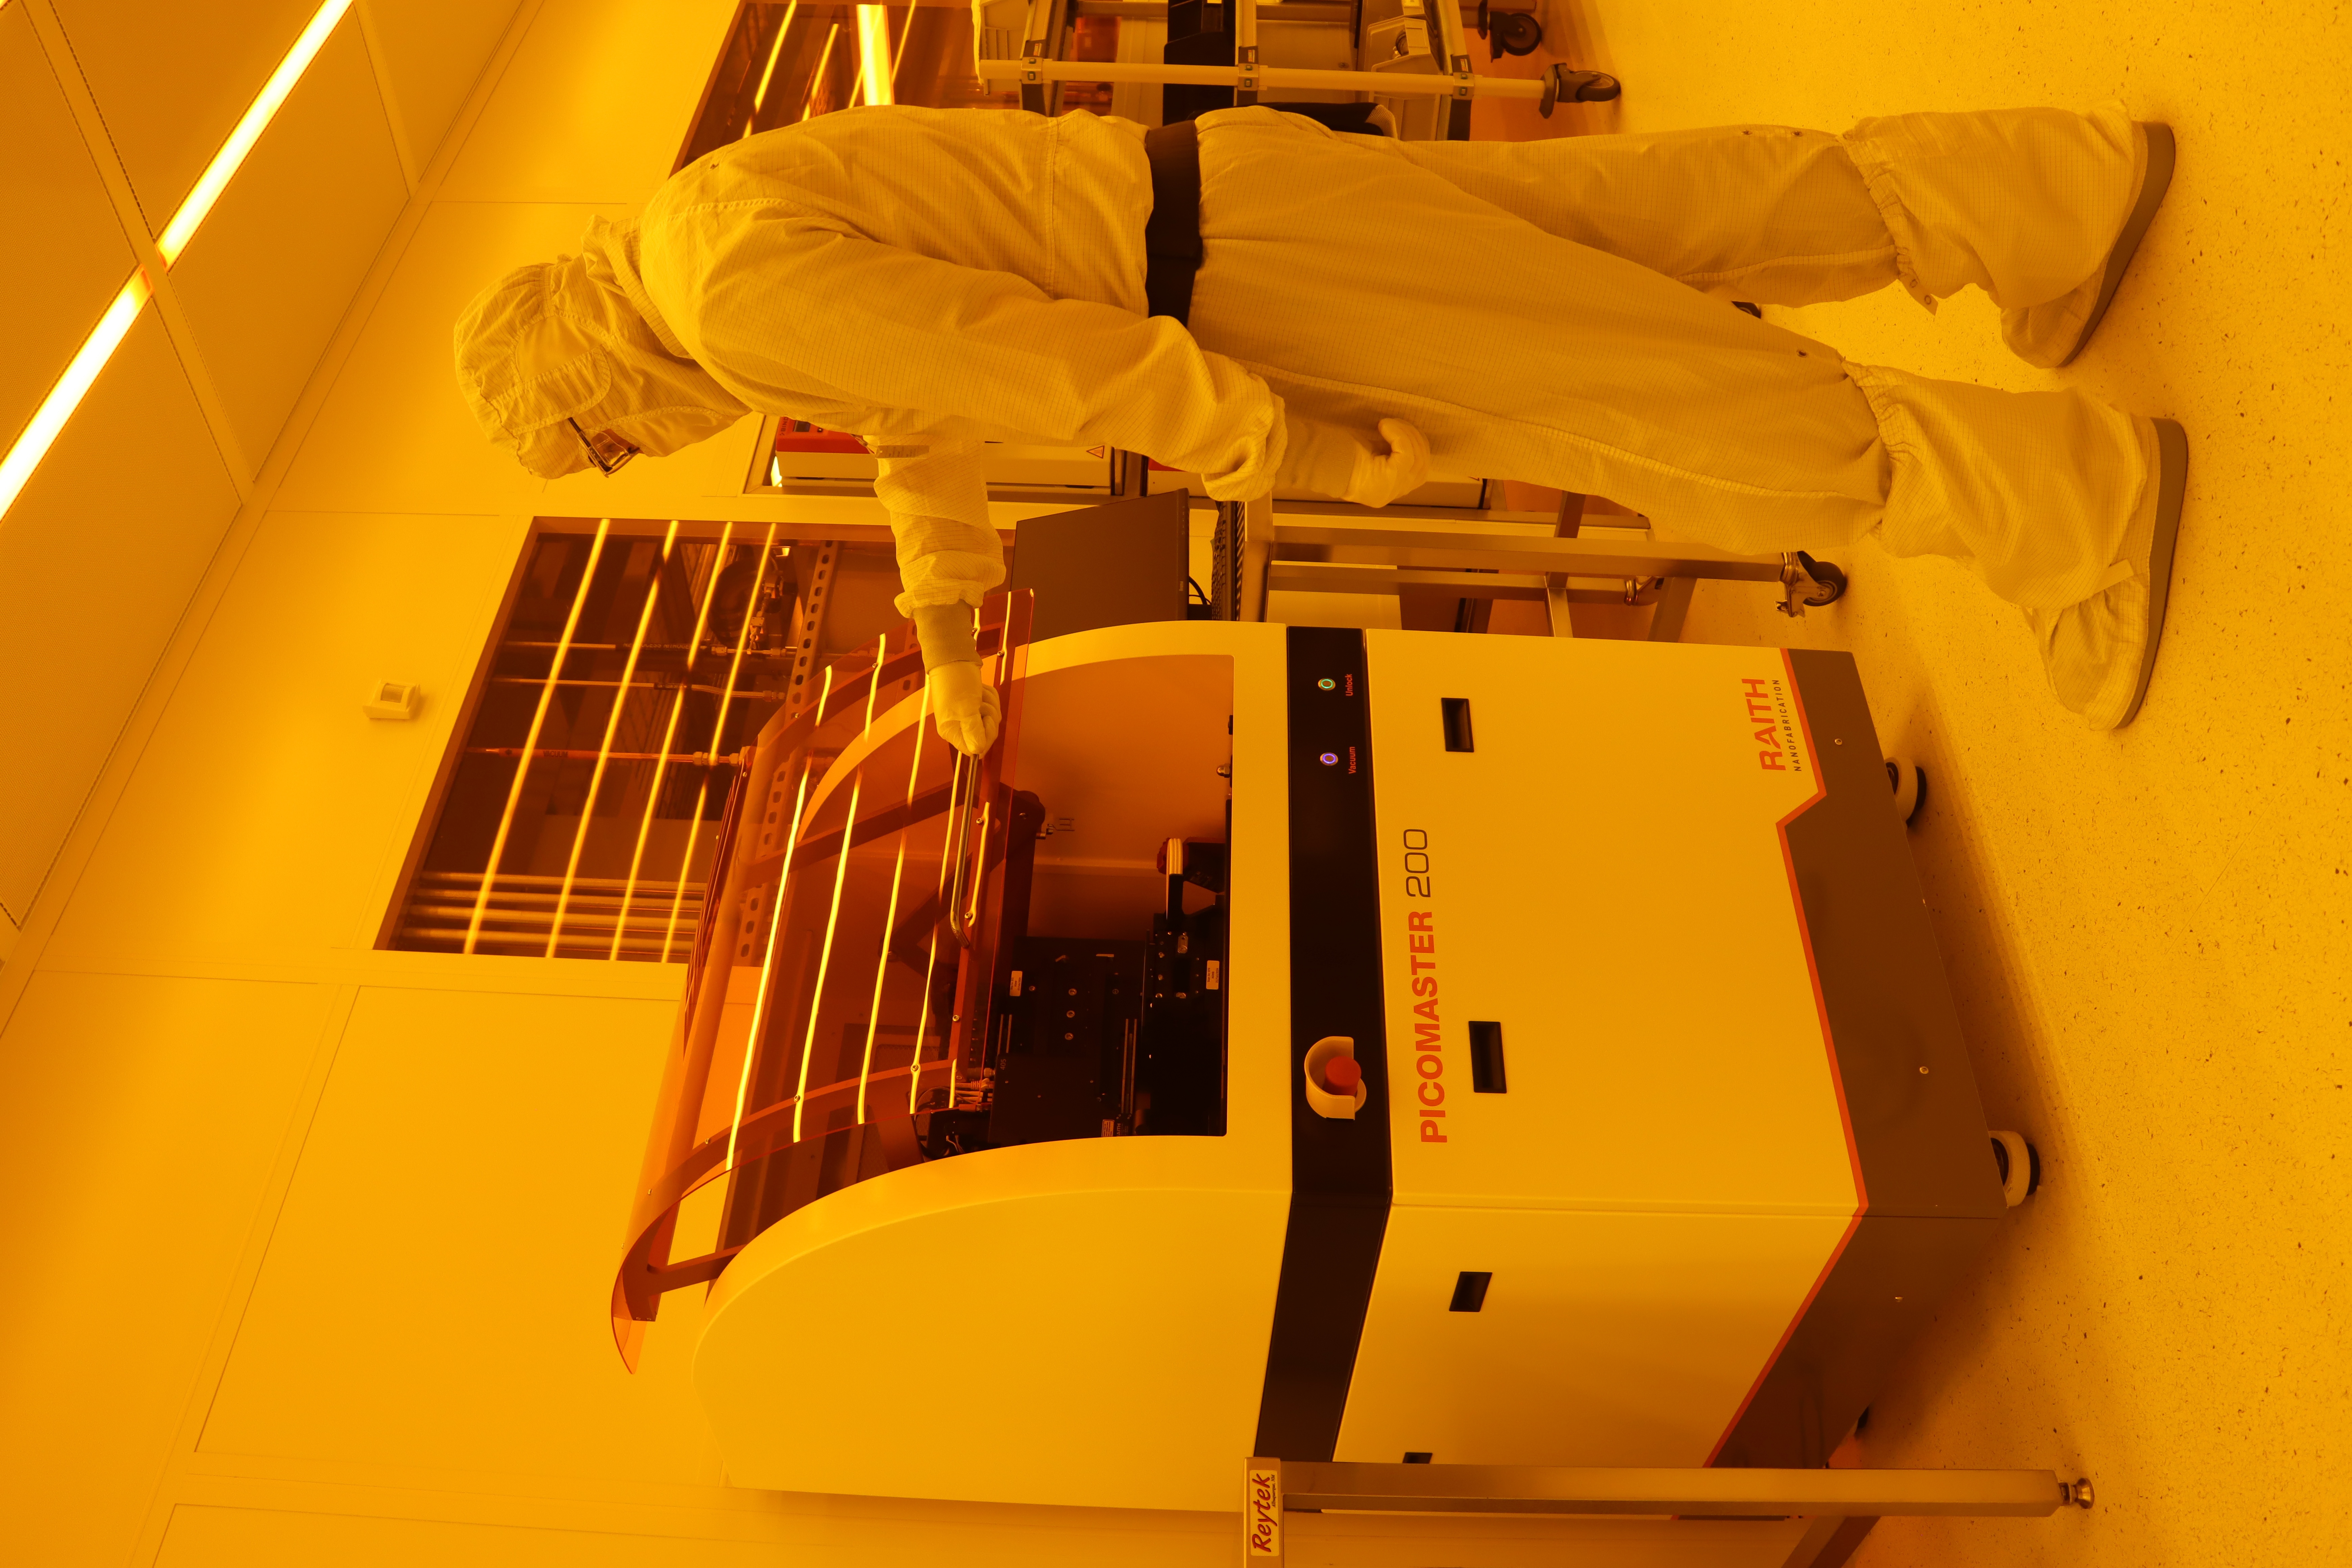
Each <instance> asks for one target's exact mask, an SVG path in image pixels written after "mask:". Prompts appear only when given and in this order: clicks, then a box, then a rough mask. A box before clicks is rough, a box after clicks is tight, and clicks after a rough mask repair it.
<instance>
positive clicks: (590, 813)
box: [547, 520, 677, 958]
mask: <svg viewBox="0 0 2352 1568" xmlns="http://www.w3.org/2000/svg"><path fill="white" fill-rule="evenodd" d="M676 544H677V521H676V520H672V521H671V522H670V525H669V531H668V532H667V533H665V534H664V535H662V543H661V554H660V555H659V556H658V557H657V558H656V560H655V562H654V569H653V574H652V575H651V577H650V578H649V579H648V580H647V582H646V602H645V605H644V606H643V607H642V608H640V609H639V610H638V611H637V635H636V636H635V637H632V638H630V639H629V657H628V659H627V661H626V662H625V663H624V664H623V665H622V666H621V689H619V690H617V691H615V692H614V693H613V708H612V711H611V712H609V713H607V714H606V715H605V716H604V739H603V740H602V741H600V742H597V745H596V766H595V768H594V770H593V772H591V773H589V775H588V802H587V804H586V805H583V806H582V807H581V808H580V826H578V827H576V828H574V829H573V830H572V855H571V858H569V859H567V860H565V861H564V863H563V887H562V891H560V892H558V893H557V894H556V895H555V919H554V920H553V921H551V923H550V924H549V926H548V928H547V956H548V957H550V958H553V957H554V956H555V944H556V943H557V942H559V941H561V940H562V936H563V911H564V910H565V909H567V908H568V907H569V906H570V905H571V903H572V880H573V879H575V878H576V877H578V876H579V874H580V856H581V853H582V851H583V850H585V849H586V848H587V847H588V829H589V827H590V826H593V824H594V822H595V820H596V796H597V795H598V794H599V793H600V792H601V791H602V790H603V789H604V770H605V768H607V767H609V766H610V765H611V764H612V761H613V742H614V738H615V737H616V736H618V735H619V734H620V732H621V715H622V714H623V713H624V712H625V711H626V710H627V709H628V706H629V687H630V685H631V683H633V682H634V681H635V679H637V659H638V658H640V657H641V656H642V655H643V654H644V653H645V651H646V628H647V627H649V626H652V625H653V624H654V606H655V605H657V604H659V603H660V602H661V580H662V568H663V567H665V566H667V565H668V564H669V552H670V550H671V548H672V547H673V546H674V545H676Z"/></svg>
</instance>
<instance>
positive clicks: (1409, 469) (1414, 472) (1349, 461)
mask: <svg viewBox="0 0 2352 1568" xmlns="http://www.w3.org/2000/svg"><path fill="white" fill-rule="evenodd" d="M1284 425H1285V428H1286V437H1287V438H1286V441H1285V443H1284V446H1283V453H1282V466H1281V467H1280V468H1277V469H1276V471H1275V477H1274V483H1275V488H1276V489H1302V490H1313V491H1314V492H1315V493H1316V494H1317V495H1325V496H1336V497H1338V498H1339V499H1340V500H1349V501H1353V502H1355V503H1356V504H1357V505H1358V506H1386V505H1388V504H1389V502H1391V501H1392V500H1396V499H1397V497H1399V496H1402V495H1410V494H1411V493H1412V492H1413V491H1414V490H1417V489H1420V488H1421V487H1422V486H1423V485H1425V484H1427V483H1428V482H1429V438H1428V437H1425V436H1423V434H1422V433H1421V432H1420V430H1418V429H1417V428H1415V427H1414V426H1412V425H1410V424H1408V423H1406V422H1405V421H1404V420H1402V419H1383V420H1381V440H1383V441H1385V442H1387V443H1388V450H1387V451H1385V452H1374V451H1373V450H1372V448H1371V447H1370V444H1369V443H1367V442H1365V441H1364V440H1363V439H1361V438H1360V437H1358V436H1357V435H1356V433H1355V432H1354V431H1352V430H1347V429H1343V428H1341V427H1340V426H1337V425H1326V424H1324V423H1323V422H1322V421H1321V420H1318V419H1301V418H1298V417H1297V416H1286V418H1285V420H1284Z"/></svg>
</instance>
